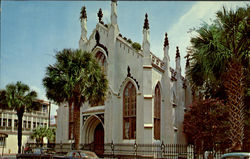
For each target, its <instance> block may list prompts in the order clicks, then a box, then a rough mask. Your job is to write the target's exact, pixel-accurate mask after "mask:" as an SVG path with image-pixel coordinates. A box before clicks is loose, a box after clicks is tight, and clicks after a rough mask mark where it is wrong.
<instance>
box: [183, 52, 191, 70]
mask: <svg viewBox="0 0 250 159" xmlns="http://www.w3.org/2000/svg"><path fill="white" fill-rule="evenodd" d="M189 56H190V54H187V55H186V56H185V57H184V58H186V59H187V61H186V67H189V66H190V58H189Z"/></svg>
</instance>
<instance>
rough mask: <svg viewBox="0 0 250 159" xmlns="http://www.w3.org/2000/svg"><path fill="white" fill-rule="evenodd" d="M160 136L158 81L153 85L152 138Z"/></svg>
mask: <svg viewBox="0 0 250 159" xmlns="http://www.w3.org/2000/svg"><path fill="white" fill-rule="evenodd" d="M160 138H161V91H160V86H159V83H158V84H157V85H156V87H155V98H154V139H155V140H160Z"/></svg>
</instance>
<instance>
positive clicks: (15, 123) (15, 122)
mask: <svg viewBox="0 0 250 159" xmlns="http://www.w3.org/2000/svg"><path fill="white" fill-rule="evenodd" d="M17 123H18V120H17V119H15V120H14V127H15V128H17Z"/></svg>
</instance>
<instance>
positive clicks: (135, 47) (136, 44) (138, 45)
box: [132, 42, 141, 51]
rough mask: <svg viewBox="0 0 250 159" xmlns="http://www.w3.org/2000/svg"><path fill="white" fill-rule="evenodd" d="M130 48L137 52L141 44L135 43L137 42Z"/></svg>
mask: <svg viewBox="0 0 250 159" xmlns="http://www.w3.org/2000/svg"><path fill="white" fill-rule="evenodd" d="M132 47H133V48H134V49H135V50H136V51H139V50H141V44H139V43H137V42H134V43H133V44H132Z"/></svg>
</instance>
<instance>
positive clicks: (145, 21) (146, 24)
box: [143, 13, 149, 30]
mask: <svg viewBox="0 0 250 159" xmlns="http://www.w3.org/2000/svg"><path fill="white" fill-rule="evenodd" d="M143 29H146V30H148V29H149V23H148V14H147V13H146V14H145V20H144V26H143Z"/></svg>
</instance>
